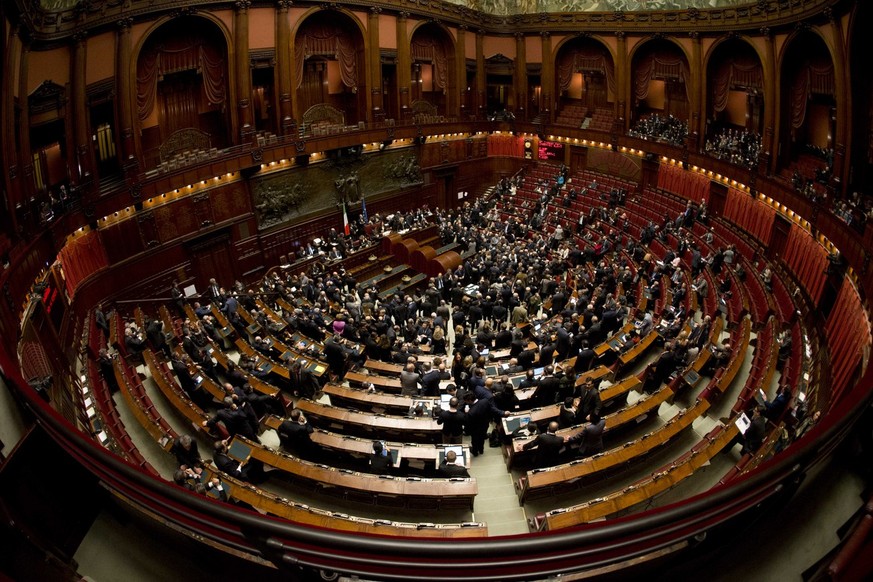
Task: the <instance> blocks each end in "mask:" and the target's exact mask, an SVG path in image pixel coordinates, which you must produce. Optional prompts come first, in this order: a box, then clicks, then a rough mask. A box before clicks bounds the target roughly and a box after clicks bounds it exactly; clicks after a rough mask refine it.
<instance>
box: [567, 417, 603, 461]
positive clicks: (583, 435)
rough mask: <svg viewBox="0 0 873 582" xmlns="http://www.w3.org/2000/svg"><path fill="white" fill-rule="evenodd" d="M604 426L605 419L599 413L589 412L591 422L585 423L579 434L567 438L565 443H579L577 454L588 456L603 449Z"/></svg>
mask: <svg viewBox="0 0 873 582" xmlns="http://www.w3.org/2000/svg"><path fill="white" fill-rule="evenodd" d="M604 428H606V419H604V418H601V417H600V415H599V414H596V413H592V414H591V422H590V423H588V424H586V425H585V427H584V428H583V429H582V432H580V433H579V434H577V435H575V436H572V437H570V438H569V439H567V444H568V445H571V444H574V443H581V445H582V446H580V447H579V456H580V457H582V458H584V457H590V456H592V455H596V454H598V453H601V452H602V451H603V429H604Z"/></svg>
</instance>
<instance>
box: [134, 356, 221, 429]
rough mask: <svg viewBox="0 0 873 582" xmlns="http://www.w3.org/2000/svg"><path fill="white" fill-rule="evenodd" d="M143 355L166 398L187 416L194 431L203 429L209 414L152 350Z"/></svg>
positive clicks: (156, 383)
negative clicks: (183, 387)
mask: <svg viewBox="0 0 873 582" xmlns="http://www.w3.org/2000/svg"><path fill="white" fill-rule="evenodd" d="M142 355H143V358H144V359H145V362H146V365H147V366H148V369H149V372H150V373H151V375H152V380H154V382H155V385H157V387H158V390H160V391H161V394H163V395H164V398H166V399H167V401H168V402H169V403H170V404H171V405H172V406H173V408H174V409H176V411H178V412H179V413H180V414H181V415H182V416H184V417H185V419H186V420H187V421H188V422H189V423H190V424H191V428H192V430H193V431H195V432H199V431H201V430H203V426H202V423H203V422H205V421H207V420H209V415H208V414H206V413H205V412H204V411H203V410H202V409H201V408H200V407H199V406H197V405H196V404H194V402H192V401H191V399H190V398H188V396H187V395H186V394H185V393H184V392H183V391H182V388H181V387H180V386H179V384H178V383H177V382H176V380H175V379H174V378H172V377H171V376H170V372H169V370H167V369H166V366H165V365H164V364H163V362H159V361H158V359H157V358H156V357H155V354H154V353H152V351H151V350H145V351H143V353H142Z"/></svg>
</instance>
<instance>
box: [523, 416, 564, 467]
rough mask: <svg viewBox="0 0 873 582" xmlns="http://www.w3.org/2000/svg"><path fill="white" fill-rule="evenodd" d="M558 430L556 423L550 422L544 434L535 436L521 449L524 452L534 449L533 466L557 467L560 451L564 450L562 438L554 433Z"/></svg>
mask: <svg viewBox="0 0 873 582" xmlns="http://www.w3.org/2000/svg"><path fill="white" fill-rule="evenodd" d="M557 430H558V423H557V421H554V420H553V421H552V422H550V423H549V426H548V428H547V430H546V432H544V433H542V434H539V435H537V438H535V439H533V440H532V441H530V442H527V443H525V444H524V445H523V446H522V447H521V448H522V449H523V450H525V451H528V450H530V449H533V448H536V456H535V457H534V465H535V466H537V467H539V468H543V467H551V466H553V465H557V464H558V463H559V462H560V460H561V449H563V448H564V437H560V436H558V435H556V434H555V433H556V432H557Z"/></svg>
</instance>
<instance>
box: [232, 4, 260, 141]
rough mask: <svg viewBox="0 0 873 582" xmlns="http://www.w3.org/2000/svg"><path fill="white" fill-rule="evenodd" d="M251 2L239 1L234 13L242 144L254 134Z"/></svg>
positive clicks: (238, 121) (238, 115) (237, 102)
mask: <svg viewBox="0 0 873 582" xmlns="http://www.w3.org/2000/svg"><path fill="white" fill-rule="evenodd" d="M251 5H252V3H251V0H237V1H236V3H235V4H234V8H235V10H234V13H233V33H234V34H233V36H234V42H233V54H234V60H235V62H236V105H237V127H239V134H240V142H245V141H248V140H250V139H251V135H252V134H253V133H254V131H255V128H254V125H253V123H254V119H253V116H252V107H251V102H252V65H251V60H250V59H249V6H251Z"/></svg>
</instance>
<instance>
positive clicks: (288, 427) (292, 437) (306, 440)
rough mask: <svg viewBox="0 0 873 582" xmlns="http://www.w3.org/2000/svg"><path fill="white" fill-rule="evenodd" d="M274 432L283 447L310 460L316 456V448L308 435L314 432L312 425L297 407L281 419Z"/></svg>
mask: <svg viewBox="0 0 873 582" xmlns="http://www.w3.org/2000/svg"><path fill="white" fill-rule="evenodd" d="M276 432H277V433H279V442H280V443H281V445H282V448H283V449H285V450H287V451H289V452H292V453H294V454H296V455H299V456H300V457H303V458H304V459H308V460H310V461H311V460H314V459H315V457H316V456H317V454H316V453H317V450H318V449H317V447H316V445H315V443H313V442H312V439H311V438H310V436H309V435H311V434H312V433H313V432H314V431H313V428H312V425H311V424H309V422H308V421H307V420H306V417H305V416H303V413H302V412H301V411H300V409H299V408H295V409H294V410H292V411H291V416H290V417H289V418H287V419H286V420H284V421H282V424H280V425H279V429H278V430H277V431H276Z"/></svg>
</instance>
